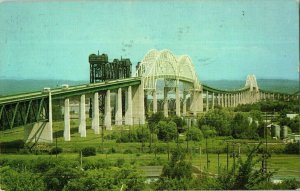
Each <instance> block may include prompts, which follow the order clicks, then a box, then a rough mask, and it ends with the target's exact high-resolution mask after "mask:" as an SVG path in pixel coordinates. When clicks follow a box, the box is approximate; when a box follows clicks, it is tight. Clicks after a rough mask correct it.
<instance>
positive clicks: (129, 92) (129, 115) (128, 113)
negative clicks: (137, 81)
mask: <svg viewBox="0 0 300 191" xmlns="http://www.w3.org/2000/svg"><path fill="white" fill-rule="evenodd" d="M125 95H126V98H125V107H126V111H125V125H133V121H132V90H131V86H129V87H128V90H127V92H126V94H125Z"/></svg>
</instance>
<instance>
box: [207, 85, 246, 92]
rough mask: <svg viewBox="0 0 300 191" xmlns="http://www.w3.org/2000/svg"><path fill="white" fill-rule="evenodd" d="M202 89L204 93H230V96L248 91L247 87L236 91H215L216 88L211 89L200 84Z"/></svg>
mask: <svg viewBox="0 0 300 191" xmlns="http://www.w3.org/2000/svg"><path fill="white" fill-rule="evenodd" d="M202 88H203V90H205V91H209V92H213V93H230V94H235V93H240V92H245V91H248V90H249V87H244V88H241V89H238V90H232V91H230V90H221V89H217V88H212V87H210V86H208V85H205V84H202Z"/></svg>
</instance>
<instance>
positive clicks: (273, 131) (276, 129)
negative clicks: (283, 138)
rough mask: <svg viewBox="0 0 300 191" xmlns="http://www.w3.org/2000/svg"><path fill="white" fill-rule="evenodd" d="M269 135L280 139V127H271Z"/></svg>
mask: <svg viewBox="0 0 300 191" xmlns="http://www.w3.org/2000/svg"><path fill="white" fill-rule="evenodd" d="M271 135H272V137H277V138H280V126H279V125H272V126H271Z"/></svg>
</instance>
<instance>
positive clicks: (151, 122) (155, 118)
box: [148, 112, 165, 133]
mask: <svg viewBox="0 0 300 191" xmlns="http://www.w3.org/2000/svg"><path fill="white" fill-rule="evenodd" d="M164 119H165V117H164V114H163V113H162V112H157V113H154V114H152V115H151V116H150V117H149V118H148V126H149V129H150V132H151V133H155V132H156V126H157V124H158V123H159V122H160V121H162V120H164Z"/></svg>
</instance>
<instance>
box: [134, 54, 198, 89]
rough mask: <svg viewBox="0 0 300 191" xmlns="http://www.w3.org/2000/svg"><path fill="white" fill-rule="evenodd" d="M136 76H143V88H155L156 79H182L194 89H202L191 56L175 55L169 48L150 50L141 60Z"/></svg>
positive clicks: (177, 80)
mask: <svg viewBox="0 0 300 191" xmlns="http://www.w3.org/2000/svg"><path fill="white" fill-rule="evenodd" d="M136 76H139V77H142V78H143V82H144V89H145V90H155V89H156V85H157V80H158V79H164V80H175V81H176V82H177V83H178V82H179V81H183V82H187V83H191V84H192V88H193V89H194V90H199V91H200V90H201V89H202V88H201V85H200V83H199V80H198V78H197V75H196V73H195V68H194V65H193V63H192V60H191V58H190V57H189V56H187V55H182V56H175V55H174V54H173V53H172V52H170V51H169V50H161V51H158V50H155V49H152V50H150V51H149V52H148V53H147V54H146V55H145V56H144V58H143V60H142V61H141V63H140V65H139V67H138V69H137V72H136Z"/></svg>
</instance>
